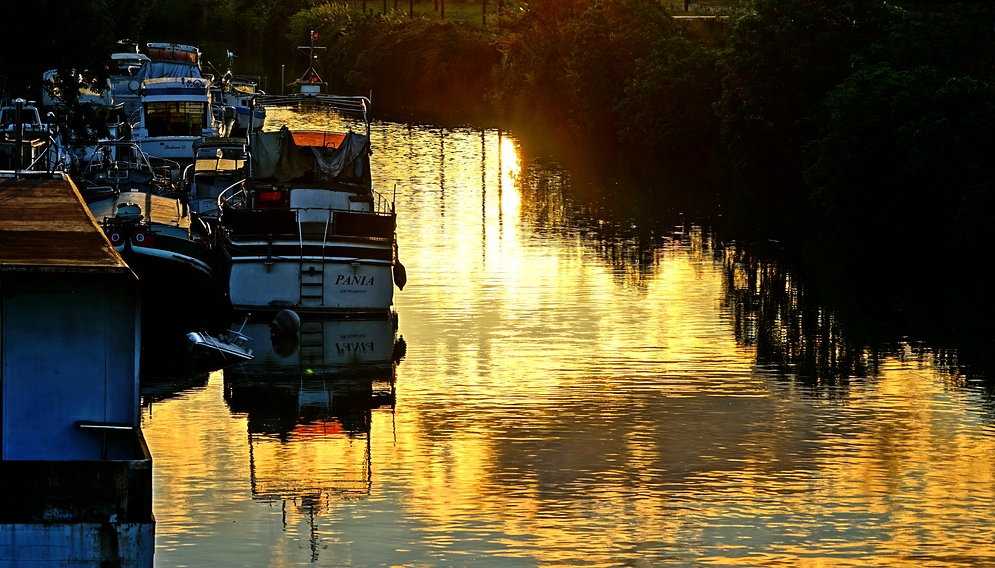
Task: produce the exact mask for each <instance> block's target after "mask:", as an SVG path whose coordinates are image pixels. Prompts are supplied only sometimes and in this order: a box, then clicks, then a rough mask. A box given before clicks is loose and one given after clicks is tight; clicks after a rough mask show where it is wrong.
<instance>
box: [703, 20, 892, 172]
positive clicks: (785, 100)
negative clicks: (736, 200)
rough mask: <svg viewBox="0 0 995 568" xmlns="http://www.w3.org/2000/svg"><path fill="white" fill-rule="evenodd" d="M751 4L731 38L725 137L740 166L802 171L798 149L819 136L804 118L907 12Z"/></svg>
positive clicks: (722, 109) (724, 97) (721, 108)
mask: <svg viewBox="0 0 995 568" xmlns="http://www.w3.org/2000/svg"><path fill="white" fill-rule="evenodd" d="M753 8H754V10H753V11H752V12H749V13H747V14H746V15H744V16H742V17H740V18H739V19H738V20H737V21H736V23H735V27H734V29H733V33H732V36H731V37H730V39H729V44H728V50H727V53H726V58H725V62H726V65H727V74H726V77H725V80H724V84H723V87H724V90H723V94H722V101H721V104H719V105H718V111H719V114H720V116H721V118H722V136H723V140H724V142H725V144H726V146H727V148H728V150H729V152H730V154H729V155H730V157H731V159H732V160H733V162H734V163H735V165H737V166H738V167H739V168H740V169H742V170H750V169H757V168H761V169H763V168H773V167H777V168H783V169H786V170H787V171H789V172H790V171H792V170H793V171H795V172H798V171H799V170H800V168H799V167H798V160H797V158H798V149H799V148H800V146H801V145H802V144H803V143H805V142H807V141H808V140H809V139H811V137H812V136H813V134H814V132H813V127H814V125H813V124H812V123H811V122H808V121H806V120H805V119H806V117H808V116H809V115H810V112H811V110H812V109H813V107H815V105H816V104H817V103H818V102H819V101H820V100H821V99H822V98H823V97H824V96H825V95H826V93H827V92H829V90H830V89H832V88H833V87H835V86H836V85H838V84H839V83H840V82H841V81H843V80H844V79H845V78H846V76H847V75H849V74H850V73H851V72H852V69H851V66H850V62H851V59H852V58H853V56H854V55H856V54H858V53H859V52H860V51H861V50H864V49H866V48H867V47H868V46H870V45H871V44H872V43H874V42H875V41H877V40H878V39H880V38H881V37H883V36H884V35H885V34H886V33H887V31H888V28H889V26H891V25H892V24H894V23H895V22H896V21H898V20H899V19H900V18H901V11H899V10H897V9H895V8H893V7H890V6H889V5H888V4H886V3H885V2H883V1H880V0H754V3H753ZM795 175H797V173H796V174H795Z"/></svg>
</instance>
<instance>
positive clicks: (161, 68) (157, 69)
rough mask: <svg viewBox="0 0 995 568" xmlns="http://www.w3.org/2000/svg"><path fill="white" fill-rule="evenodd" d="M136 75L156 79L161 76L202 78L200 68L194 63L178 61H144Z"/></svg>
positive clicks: (139, 77)
mask: <svg viewBox="0 0 995 568" xmlns="http://www.w3.org/2000/svg"><path fill="white" fill-rule="evenodd" d="M136 77H137V78H138V79H139V80H142V79H158V78H161V77H195V78H197V79H200V78H202V75H201V73H200V68H198V67H197V66H196V65H191V64H189V63H185V62H180V61H146V62H145V64H144V65H142V68H141V69H139V70H138V75H136Z"/></svg>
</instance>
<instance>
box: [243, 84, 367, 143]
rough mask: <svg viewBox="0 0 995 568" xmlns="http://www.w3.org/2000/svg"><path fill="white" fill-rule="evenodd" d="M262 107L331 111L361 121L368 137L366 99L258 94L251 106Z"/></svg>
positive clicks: (322, 95)
mask: <svg viewBox="0 0 995 568" xmlns="http://www.w3.org/2000/svg"><path fill="white" fill-rule="evenodd" d="M257 105H258V106H262V107H302V108H320V109H322V110H331V111H333V112H338V113H341V114H346V115H350V116H354V117H358V118H360V119H362V121H363V124H364V125H365V127H366V135H367V136H369V135H370V117H369V112H370V107H371V102H370V99H369V98H368V97H363V96H358V95H357V96H347V95H326V94H322V93H318V94H308V95H302V94H301V93H292V94H286V95H275V94H273V95H271V94H263V93H259V94H257V95H256V96H255V98H254V99H253V105H252V106H257Z"/></svg>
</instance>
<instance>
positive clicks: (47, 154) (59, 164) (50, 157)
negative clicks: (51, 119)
mask: <svg viewBox="0 0 995 568" xmlns="http://www.w3.org/2000/svg"><path fill="white" fill-rule="evenodd" d="M47 138H48V139H47V140H46V141H45V150H44V151H43V152H41V153H40V154H38V156H36V157H35V159H34V160H32V161H31V163H30V164H28V166H27V167H25V168H23V169H25V170H36V171H46V172H55V171H64V170H65V169H66V167H67V166H68V165H69V162H70V158H69V156H70V155H69V154H68V153H66V152H65V151H63V148H62V144H60V143H59V141H58V140H56V139H55V137H53V136H52V135H49V136H48V137H47ZM42 165H44V166H45V167H40V166H42Z"/></svg>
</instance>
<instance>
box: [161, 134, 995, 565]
mask: <svg viewBox="0 0 995 568" xmlns="http://www.w3.org/2000/svg"><path fill="white" fill-rule="evenodd" d="M282 118H283V119H293V120H302V121H305V122H312V123H322V122H324V121H326V120H331V119H330V118H328V117H324V116H308V117H303V118H295V117H286V116H285V117H282ZM269 120H270V123H274V122H277V121H278V120H280V118H278V117H272V116H271V117H270V119H269ZM372 138H373V148H374V155H373V157H372V160H373V162H374V166H373V167H374V170H373V175H374V182H375V186H376V187H378V188H379V190H380V191H381V192H382V193H385V194H386V195H387V196H388V197H391V196H393V198H394V199H395V201H396V209H397V213H398V227H397V232H398V240H399V247H400V251H399V252H400V255H399V256H400V259H401V261H402V262H403V263H404V264H405V266H406V267H407V275H408V281H407V285H406V286H405V288H404V290H403V291H399V292H396V295H395V304H396V310H397V314H398V322H397V323H398V328H397V332H396V339H395V334H394V333H393V330H392V329H391V328H390V326H389V325H387V326H386V327H384V326H383V325H380V324H378V323H368V322H367V323H363V322H360V323H349V322H344V323H341V322H340V323H336V324H335V325H333V326H326V327H325V328H324V329H323V330H322V332H321V333H322V334H323V335H322V337H323V338H324V342H325V343H326V344H325V350H324V353H325V354H326V355H325V357H332V358H334V357H335V356H338V357H339V359H337V360H336V361H334V362H332V363H334V364H331V363H330V364H329V365H324V366H322V367H321V368H312V367H308V366H306V365H304V364H303V363H302V361H303V359H301V357H300V356H296V358H295V356H292V355H288V356H287V357H285V359H283V360H284V361H285V364H284V363H281V357H283V356H284V355H285V354H286V353H290V352H291V351H293V350H294V349H296V350H297V351H298V352H301V351H302V350H304V349H305V347H306V346H305V345H304V342H303V340H302V342H301V344H300V345H298V346H294V347H293V348H292V349H291V350H290V351H287V352H286V353H285V352H283V351H281V349H280V348H279V347H278V346H270V345H268V344H267V343H266V342H267V341H268V336H266V334H265V330H250V331H251V333H252V334H253V342H254V343H255V345H251V344H250V346H253V348H254V350H255V351H257V353H263V352H265V353H266V354H267V357H266V358H265V361H259V362H256V363H255V364H248V365H246V366H243V367H232V368H228V369H225V370H222V371H216V372H213V373H210V374H209V375H203V376H193V377H177V378H175V379H173V380H171V381H159V382H157V383H156V384H155V385H146V388H145V390H144V394H143V407H142V408H143V422H142V427H143V429H144V432H145V437H146V439H147V440H148V444H149V446H150V448H151V451H152V455H153V457H154V464H155V470H154V512H155V516H156V520H157V525H156V551H155V561H156V565H157V566H162V567H167V566H169V567H175V566H304V565H321V566H381V565H383V566H466V565H478V566H549V565H556V566H657V565H663V564H670V565H678V566H680V565H699V564H708V565H724V566H761V565H762V566H769V565H790V566H820V565H832V566H875V565H881V566H920V565H924V564H925V565H930V566H955V565H958V566H959V565H978V564H990V563H993V562H995V528H993V524H992V522H991V513H990V504H991V503H992V501H993V500H995V428H993V424H992V408H991V404H990V400H989V398H988V397H987V395H986V394H985V391H984V389H983V388H982V384H981V382H980V381H976V380H974V379H972V378H970V377H968V376H966V375H965V374H964V373H963V372H962V371H961V370H960V368H959V367H958V366H957V365H956V364H955V362H956V354H955V353H950V352H942V351H936V350H931V349H929V348H927V347H924V346H922V345H918V344H915V343H908V342H902V341H896V342H894V343H893V344H889V345H884V346H877V347H875V348H874V349H870V348H862V347H860V346H859V345H858V346H855V345H854V343H852V342H849V341H847V340H846V337H845V330H841V329H840V324H839V322H837V321H836V320H835V319H834V317H833V314H832V313H831V312H830V311H828V310H826V309H825V308H824V307H822V306H819V305H818V304H817V303H814V302H813V301H812V300H811V299H810V298H809V295H808V294H807V293H806V289H805V283H804V282H802V281H800V280H799V279H798V278H797V277H796V276H795V275H794V274H792V273H791V271H790V270H789V269H788V268H785V267H784V266H782V265H780V264H778V263H777V262H776V261H774V260H770V259H764V258H761V257H758V256H757V255H756V254H754V253H751V252H750V251H748V250H746V249H744V248H737V246H736V245H735V244H734V243H728V242H727V243H723V242H719V240H718V239H717V238H716V237H715V236H714V235H713V234H712V232H711V231H710V230H709V227H708V224H707V223H705V222H699V220H698V219H695V218H694V217H693V216H692V215H684V216H682V215H680V213H682V211H678V210H677V209H673V210H668V211H669V213H668V215H663V214H661V217H662V218H663V219H662V220H660V222H659V223H658V224H657V225H655V226H650V227H646V226H636V225H638V223H629V224H627V222H626V221H624V220H622V221H620V220H619V219H614V218H605V217H602V216H601V214H600V213H599V210H598V209H597V208H596V207H592V206H590V205H589V204H588V203H586V202H585V203H583V204H582V203H580V202H579V200H577V199H576V196H577V193H578V188H577V187H576V183H575V177H574V176H572V175H571V173H570V171H569V170H568V169H567V168H565V167H563V166H561V165H559V164H557V163H556V162H555V161H551V160H548V159H537V157H536V156H532V155H528V154H526V153H525V151H523V144H522V142H521V141H520V140H518V139H517V138H516V137H515V136H514V134H513V133H509V132H499V131H497V130H484V131H481V130H474V129H469V128H468V129H441V128H438V127H427V126H417V125H406V124H396V123H377V124H374V126H373V135H372ZM395 188H396V189H395ZM689 190H694V188H689ZM671 213H672V214H675V215H676V217H673V218H671V215H670V214H671ZM650 217H652V216H650ZM674 219H677V220H679V221H680V222H679V223H675V222H674ZM333 344H334V345H333ZM327 354H331V355H327ZM391 360H394V361H398V360H399V362H398V363H396V364H391ZM349 362H355V363H356V364H355V365H348V364H347V363H349ZM385 362H386V363H385Z"/></svg>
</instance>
